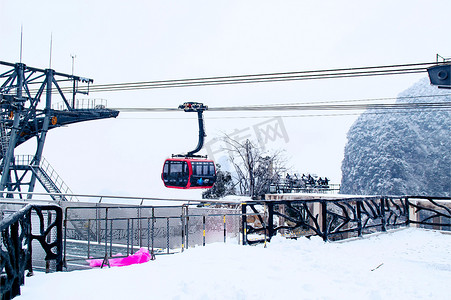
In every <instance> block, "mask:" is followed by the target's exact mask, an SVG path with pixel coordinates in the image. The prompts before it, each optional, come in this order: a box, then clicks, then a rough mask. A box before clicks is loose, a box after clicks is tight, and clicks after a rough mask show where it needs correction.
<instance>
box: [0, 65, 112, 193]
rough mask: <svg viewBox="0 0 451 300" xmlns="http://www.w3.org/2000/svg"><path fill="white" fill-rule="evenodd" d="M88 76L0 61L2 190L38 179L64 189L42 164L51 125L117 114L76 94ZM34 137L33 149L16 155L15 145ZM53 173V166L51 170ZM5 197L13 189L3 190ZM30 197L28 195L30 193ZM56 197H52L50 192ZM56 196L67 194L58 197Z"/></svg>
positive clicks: (31, 188) (82, 89) (20, 189)
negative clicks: (33, 151) (78, 97)
mask: <svg viewBox="0 0 451 300" xmlns="http://www.w3.org/2000/svg"><path fill="white" fill-rule="evenodd" d="M92 82H93V80H92V79H89V78H83V77H80V76H74V75H68V74H63V73H59V72H56V71H55V70H53V69H38V68H33V67H29V66H27V65H25V64H23V63H8V62H3V61H0V159H1V165H0V166H1V168H0V169H1V179H0V196H4V195H3V191H5V190H6V191H17V192H23V191H25V188H26V189H27V191H28V192H33V191H34V188H35V185H36V181H38V182H39V183H40V184H41V185H42V186H43V187H44V189H45V190H46V191H47V192H49V193H62V192H63V193H64V192H66V191H65V190H64V191H63V190H61V185H58V183H57V182H55V180H53V179H52V174H49V172H47V170H48V168H43V166H42V164H43V161H44V159H43V157H42V153H43V150H44V144H45V140H46V136H47V132H48V131H49V130H50V129H53V128H57V127H60V126H65V125H68V124H72V123H78V122H83V121H90V120H98V119H105V118H115V117H117V116H118V114H119V111H115V110H111V109H107V108H106V106H105V103H103V102H98V101H94V100H78V99H76V95H77V94H85V95H87V94H88V93H89V85H90V84H91V83H92ZM32 138H36V139H37V140H36V152H35V153H34V154H33V155H30V156H26V158H24V156H22V157H16V156H15V154H14V150H15V148H16V147H17V146H19V145H20V144H22V143H24V142H26V141H27V140H29V139H32ZM52 173H53V172H52ZM6 196H7V197H13V194H11V193H7V192H6ZM29 198H31V197H30V196H29ZM53 198H54V199H55V197H53ZM59 200H67V199H66V198H65V197H59Z"/></svg>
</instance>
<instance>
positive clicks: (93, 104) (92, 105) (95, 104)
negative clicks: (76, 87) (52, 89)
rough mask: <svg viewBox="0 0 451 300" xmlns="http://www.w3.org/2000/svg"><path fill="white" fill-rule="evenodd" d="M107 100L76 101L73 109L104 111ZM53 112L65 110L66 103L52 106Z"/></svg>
mask: <svg viewBox="0 0 451 300" xmlns="http://www.w3.org/2000/svg"><path fill="white" fill-rule="evenodd" d="M107 102H108V101H107V100H106V99H101V98H87V99H76V100H75V103H74V104H75V105H74V107H73V109H82V110H88V109H106V108H107ZM52 109H53V110H67V106H66V103H64V102H59V103H55V104H53V105H52Z"/></svg>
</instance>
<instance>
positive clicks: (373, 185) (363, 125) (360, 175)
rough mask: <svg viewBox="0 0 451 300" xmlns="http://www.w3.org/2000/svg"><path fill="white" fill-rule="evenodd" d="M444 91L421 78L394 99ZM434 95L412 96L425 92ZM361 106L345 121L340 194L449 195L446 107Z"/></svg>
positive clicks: (450, 132)
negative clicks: (382, 108) (357, 113)
mask: <svg viewBox="0 0 451 300" xmlns="http://www.w3.org/2000/svg"><path fill="white" fill-rule="evenodd" d="M449 94H451V91H450V90H442V89H438V88H437V87H434V86H431V85H430V84H429V81H428V79H427V78H424V79H422V80H420V81H418V82H417V83H415V84H414V85H413V86H412V87H410V88H408V89H407V90H405V91H404V92H402V93H400V95H399V96H398V99H397V101H396V103H419V102H434V103H436V102H450V101H451V96H450V95H449ZM428 95H436V96H434V97H412V96H428ZM376 113H377V112H376V111H372V110H367V111H366V112H365V113H363V114H362V115H361V116H360V117H359V118H358V119H357V120H356V122H355V123H354V124H353V125H352V126H351V128H350V130H349V132H348V135H347V137H348V142H347V145H346V147H345V154H344V159H343V162H342V166H341V169H342V174H343V175H342V181H341V193H344V194H357V195H360V194H366V195H430V196H445V197H449V196H451V111H450V110H444V109H440V110H438V109H435V110H427V109H426V110H425V109H421V110H418V111H414V110H408V111H398V112H396V111H391V113H383V114H376Z"/></svg>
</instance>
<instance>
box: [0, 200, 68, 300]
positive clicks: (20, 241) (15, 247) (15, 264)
mask: <svg viewBox="0 0 451 300" xmlns="http://www.w3.org/2000/svg"><path fill="white" fill-rule="evenodd" d="M36 221H37V222H38V223H36ZM35 224H36V225H37V226H36V227H35V226H34V225H35ZM0 231H1V243H0V266H1V274H0V299H12V298H14V297H15V296H17V295H20V286H21V285H23V283H24V276H25V271H28V272H29V274H32V272H33V261H32V250H38V247H33V245H34V244H37V243H33V242H38V243H39V245H40V246H41V248H42V250H43V252H44V259H43V260H44V261H45V262H46V266H45V267H46V271H50V262H51V261H54V263H55V270H56V271H62V267H63V264H62V262H63V259H62V258H63V256H62V254H63V252H62V249H63V244H62V241H63V240H62V210H61V208H60V207H59V206H56V205H35V204H28V205H26V206H25V207H23V208H22V209H20V210H19V211H16V212H14V213H11V214H10V215H9V216H6V217H5V218H4V219H2V220H1V221H0Z"/></svg>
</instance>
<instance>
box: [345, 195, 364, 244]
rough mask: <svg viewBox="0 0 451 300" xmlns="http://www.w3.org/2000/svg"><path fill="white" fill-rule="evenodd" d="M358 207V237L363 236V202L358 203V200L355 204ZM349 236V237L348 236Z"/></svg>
mask: <svg viewBox="0 0 451 300" xmlns="http://www.w3.org/2000/svg"><path fill="white" fill-rule="evenodd" d="M355 204H356V207H357V235H358V236H362V205H363V200H361V201H358V200H356V202H355ZM346 236H349V235H346Z"/></svg>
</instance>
